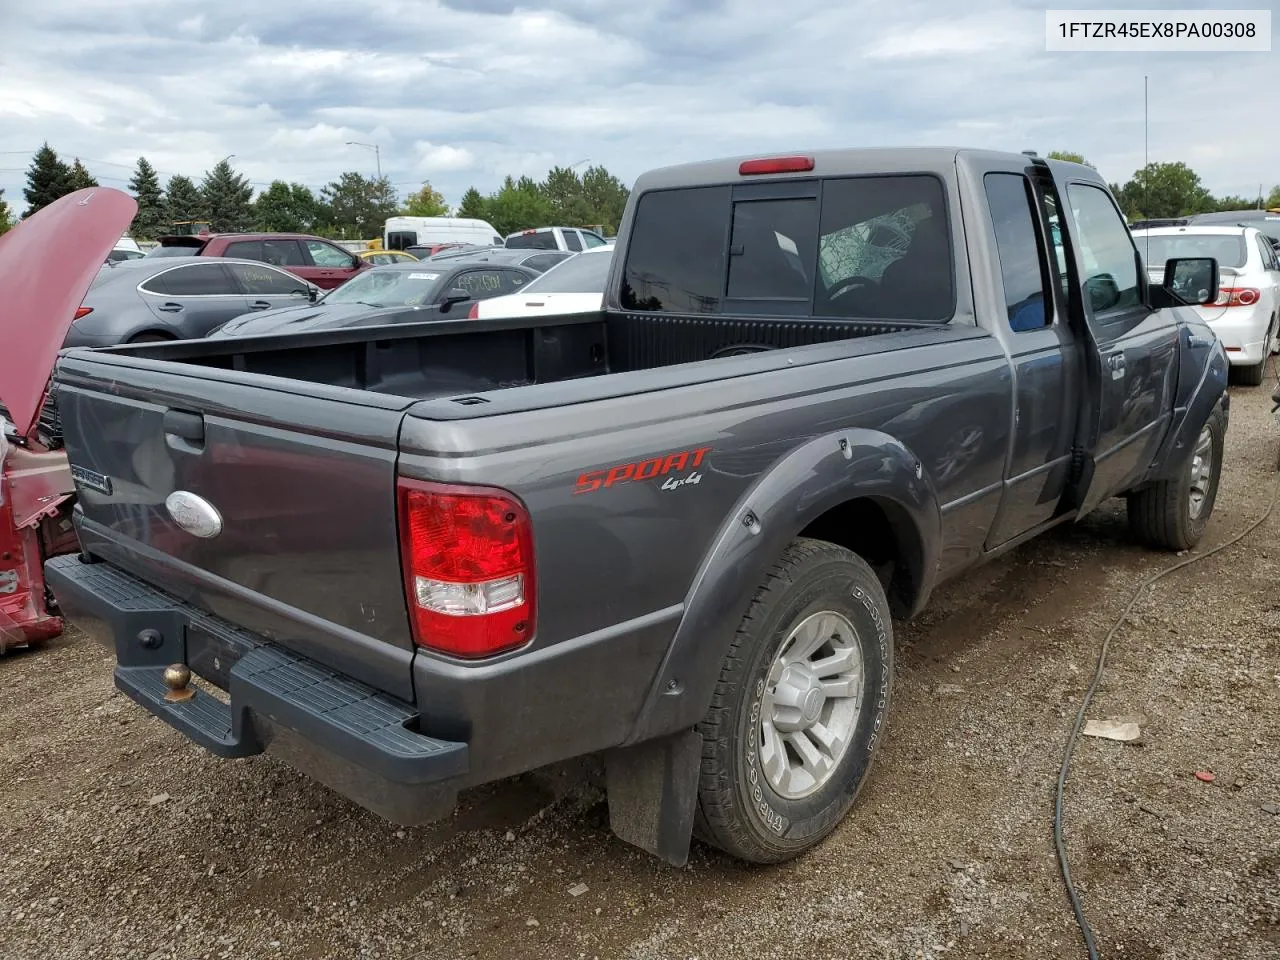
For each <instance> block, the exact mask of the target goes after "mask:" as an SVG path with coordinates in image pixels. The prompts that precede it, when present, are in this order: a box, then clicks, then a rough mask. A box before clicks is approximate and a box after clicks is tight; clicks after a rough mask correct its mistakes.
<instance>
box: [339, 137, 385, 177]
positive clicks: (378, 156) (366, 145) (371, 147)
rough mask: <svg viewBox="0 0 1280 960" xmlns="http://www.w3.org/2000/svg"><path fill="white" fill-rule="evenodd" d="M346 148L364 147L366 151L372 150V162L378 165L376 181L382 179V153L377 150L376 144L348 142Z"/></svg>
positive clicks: (356, 141) (357, 141)
mask: <svg viewBox="0 0 1280 960" xmlns="http://www.w3.org/2000/svg"><path fill="white" fill-rule="evenodd" d="M347 146H348V147H364V148H365V149H366V150H372V151H373V159H374V162H375V163H376V164H377V165H378V179H379V180H381V179H382V151H381V150H379V149H378V145H377V144H376V143H361V142H360V141H359V140H348V141H347Z"/></svg>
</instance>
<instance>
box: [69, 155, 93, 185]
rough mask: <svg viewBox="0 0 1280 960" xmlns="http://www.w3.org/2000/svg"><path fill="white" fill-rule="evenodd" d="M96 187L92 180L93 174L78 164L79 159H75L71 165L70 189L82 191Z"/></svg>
mask: <svg viewBox="0 0 1280 960" xmlns="http://www.w3.org/2000/svg"><path fill="white" fill-rule="evenodd" d="M98 185H99V184H98V181H97V180H95V179H94V177H93V174H91V173H90V172H89V171H88V170H87V169H86V168H85V165H84V164H83V163H81V162H80V158H79V157H76V159H75V163H73V164H71V189H72V190H84V189H85V188H87V187H96V186H98Z"/></svg>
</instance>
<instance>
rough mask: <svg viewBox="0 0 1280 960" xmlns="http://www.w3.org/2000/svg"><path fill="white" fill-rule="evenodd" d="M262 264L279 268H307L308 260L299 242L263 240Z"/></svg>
mask: <svg viewBox="0 0 1280 960" xmlns="http://www.w3.org/2000/svg"><path fill="white" fill-rule="evenodd" d="M262 262H263V263H271V264H275V265H276V266H278V267H305V266H306V265H307V259H306V257H304V256H303V255H302V247H301V246H299V244H298V241H297V240H263V241H262Z"/></svg>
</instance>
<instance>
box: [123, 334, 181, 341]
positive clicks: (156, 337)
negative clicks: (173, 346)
mask: <svg viewBox="0 0 1280 960" xmlns="http://www.w3.org/2000/svg"><path fill="white" fill-rule="evenodd" d="M176 339H177V337H172V336H170V335H169V334H167V333H137V334H134V335H133V336H132V337H130V338H129V340H128V342H129V343H165V342H166V341H169V340H176Z"/></svg>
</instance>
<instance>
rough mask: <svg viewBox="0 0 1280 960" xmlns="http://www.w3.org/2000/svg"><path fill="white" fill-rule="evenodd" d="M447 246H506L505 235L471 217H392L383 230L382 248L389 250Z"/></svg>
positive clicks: (485, 222)
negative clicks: (455, 244) (503, 240)
mask: <svg viewBox="0 0 1280 960" xmlns="http://www.w3.org/2000/svg"><path fill="white" fill-rule="evenodd" d="M445 243H473V244H479V245H481V246H484V245H486V244H490V243H497V244H500V243H502V236H501V234H499V233H498V231H497V230H495V229H494V228H493V225H492V224H490V223H488V222H487V221H484V220H476V219H473V218H468V217H390V218H388V219H387V222H386V223H385V224H384V226H383V229H382V246H383V247H384V248H385V249H387V250H407V249H408V248H409V247H421V246H431V245H433V244H445Z"/></svg>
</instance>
